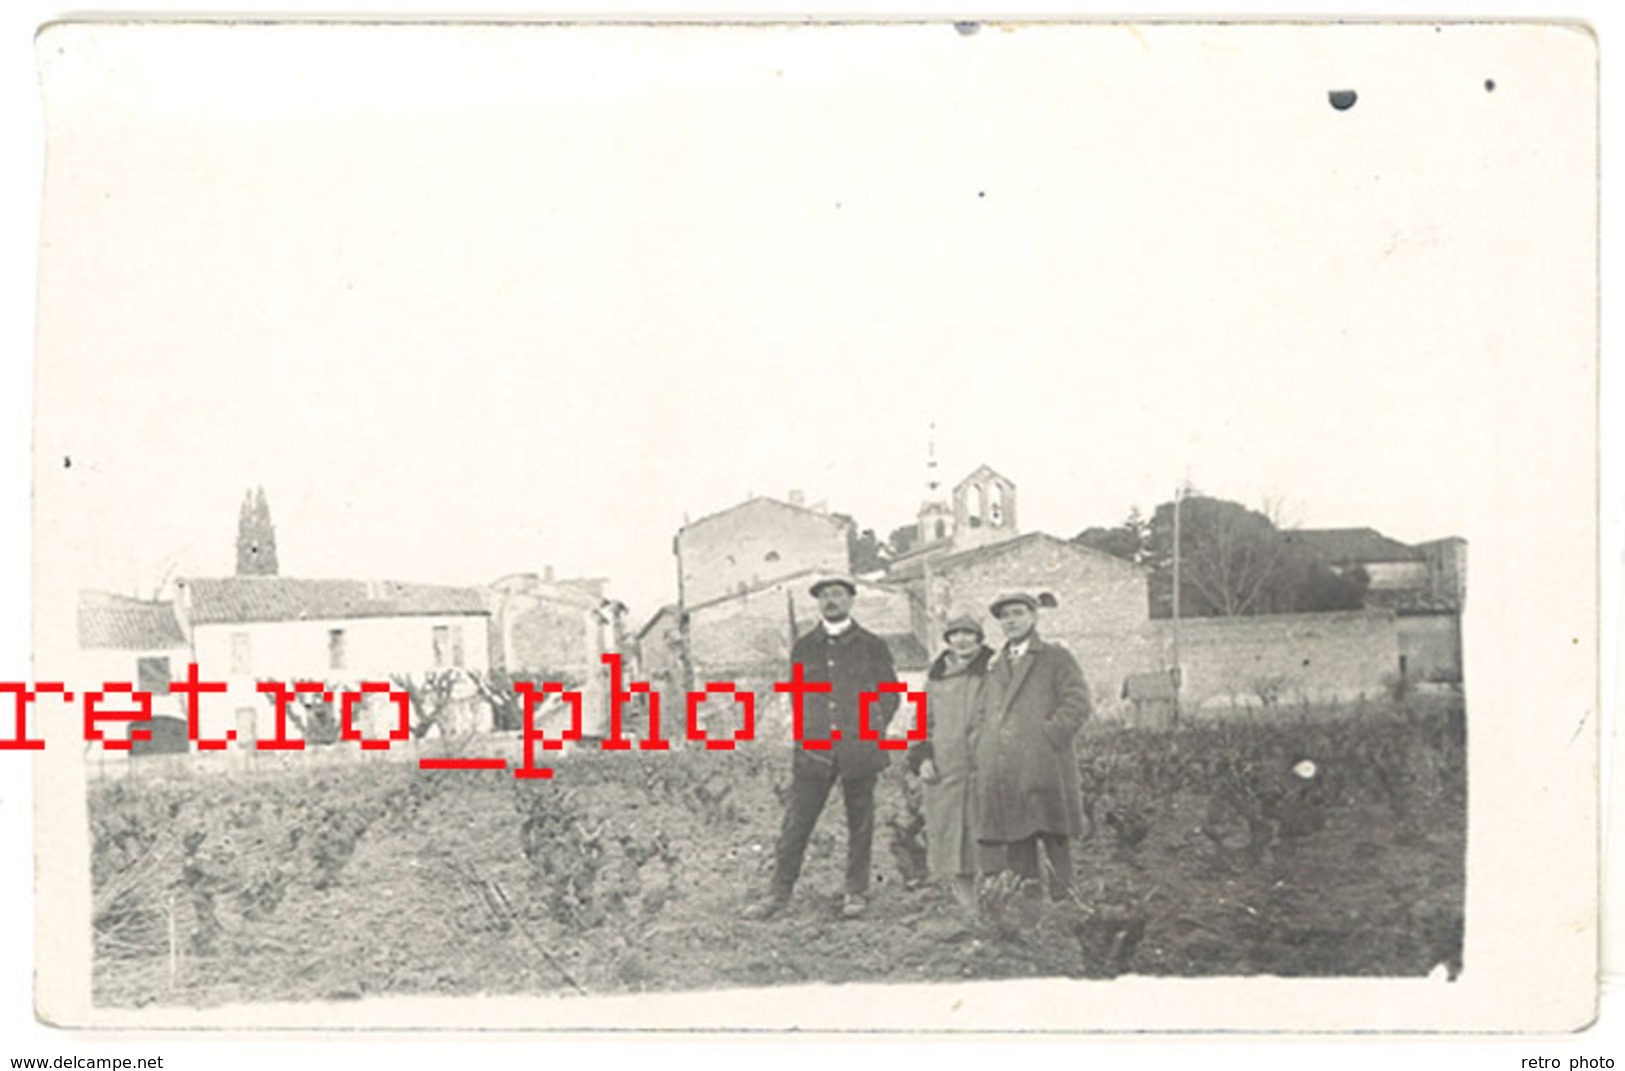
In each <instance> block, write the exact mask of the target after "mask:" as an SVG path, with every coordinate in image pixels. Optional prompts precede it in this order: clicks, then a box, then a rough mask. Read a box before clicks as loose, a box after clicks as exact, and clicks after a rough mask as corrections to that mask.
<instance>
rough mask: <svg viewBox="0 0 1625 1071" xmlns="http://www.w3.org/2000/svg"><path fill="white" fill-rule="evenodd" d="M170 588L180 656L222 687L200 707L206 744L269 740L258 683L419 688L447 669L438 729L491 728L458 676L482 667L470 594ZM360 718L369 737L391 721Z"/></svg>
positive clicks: (253, 586) (479, 607)
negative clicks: (445, 711) (182, 648)
mask: <svg viewBox="0 0 1625 1071" xmlns="http://www.w3.org/2000/svg"><path fill="white" fill-rule="evenodd" d="M176 589H177V600H176V609H177V618H178V620H179V621H180V622H181V624H182V627H183V628H184V629H185V630H186V631H187V633H188V636H189V639H190V659H191V660H192V661H194V662H196V663H197V664H198V667H199V674H200V676H201V677H203V678H205V679H208V680H220V681H224V682H225V683H226V685H227V691H226V692H225V693H222V694H217V695H208V696H205V697H204V698H203V700H202V702H201V704H200V715H201V718H200V725H199V729H200V734H201V735H202V736H204V737H205V738H214V739H218V738H222V737H224V736H225V735H226V734H227V733H228V732H230V733H235V737H234V739H235V741H236V742H237V745H238V746H239V747H246V746H248V745H249V744H250V743H251V742H252V741H255V740H258V739H263V738H266V737H269V736H271V735H273V734H274V733H275V731H276V722H275V707H274V705H273V704H272V703H271V702H270V700H269V699H268V697H267V696H266V695H265V694H264V693H261V692H260V691H258V689H257V687H256V685H257V684H258V682H260V681H273V680H274V681H282V682H293V681H301V680H319V681H322V682H325V683H328V684H332V685H343V686H349V687H355V686H358V685H359V684H360V683H361V682H363V681H374V682H390V683H393V682H396V681H398V680H400V679H410V680H412V681H414V682H422V681H423V680H425V679H426V678H427V677H428V676H429V675H431V674H436V673H443V672H445V671H448V670H459V671H462V672H461V673H459V674H457V675H456V677H457V684H456V686H455V688H454V690H453V692H452V695H451V703H452V708H451V711H450V715H449V717H448V719H447V724H448V727H449V729H450V730H451V731H454V732H472V731H484V730H488V729H489V728H490V710H489V708H488V707H487V706H486V705H485V704H484V703H483V702H481V701H479V700H478V698H477V692H476V691H475V689H474V688H473V686H472V682H471V681H469V680H468V674H483V673H485V672H487V671H488V670H489V668H490V650H491V640H490V635H489V625H490V611H489V610H488V609H487V607H486V604H485V598H484V596H483V594H482V593H481V592H480V591H479V590H477V589H474V588H459V587H443V586H439V585H431V584H408V583H401V582H398V581H388V580H385V581H361V580H303V579H294V578H290V577H274V576H234V577H224V578H218V579H214V578H192V579H185V580H180V581H177V583H176ZM369 698H372V697H369ZM367 711H368V715H367V719H366V722H367V725H366V727H365V728H364V730H363V731H364V732H366V733H367V734H368V735H381V733H382V732H384V731H387V729H388V728H390V727H392V726H393V724H394V718H395V716H396V715H395V712H394V711H393V710H391V709H389V707H388V705H387V704H386V703H382V702H370V703H368V704H367ZM290 735H297V734H296V733H292V732H291V731H290Z"/></svg>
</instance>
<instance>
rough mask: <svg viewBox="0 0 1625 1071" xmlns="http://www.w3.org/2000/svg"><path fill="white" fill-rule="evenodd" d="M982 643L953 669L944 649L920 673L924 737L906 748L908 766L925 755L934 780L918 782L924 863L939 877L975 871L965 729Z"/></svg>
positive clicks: (977, 693) (971, 716)
mask: <svg viewBox="0 0 1625 1071" xmlns="http://www.w3.org/2000/svg"><path fill="white" fill-rule="evenodd" d="M992 656H993V650H992V649H991V648H988V647H983V648H982V649H981V650H980V651H978V652H976V654H975V655H973V656H972V657H971V660H970V661H969V662H968V663H966V664H965V665H963V666H959V667H957V668H954V666H953V662H952V660H951V659H950V658H949V657H948V655H947V653H946V652H944V653H943V654H942V655H941V656H939V657H938V658H937V660H936V661H935V662H933V663H932V664H931V670H930V672H929V673H928V674H927V675H926V681H925V697H926V705H925V709H926V719H927V735H926V738H925V739H924V740H922V741H920V743H918V744H916V745H914V747H913V748H912V749H911V750H910V752H909V757H908V764H909V767H910V768H911V769H913V770H916V771H917V770H919V768H920V765H921V763H923V762H924V761H925V760H926V759H927V758H929V759H930V760H931V761H932V763H933V764H934V765H935V766H936V768H937V776H938V780H937V781H936V782H935V783H934V784H928V785H924V786H922V796H923V798H922V799H921V804H920V809H921V811H922V812H923V813H924V815H925V836H926V854H925V859H926V866H927V867H928V868H929V869H930V871H931V873H932V874H934V875H937V876H939V877H952V876H954V875H956V874H974V873H976V853H975V847H976V845H975V840H974V837H973V833H972V830H971V823H970V802H971V801H970V794H971V730H972V728H973V723H974V721H975V718H976V715H977V711H978V710H979V708H980V706H981V701H982V689H983V687H984V686H985V684H986V673H987V664H988V660H989V659H990V658H992Z"/></svg>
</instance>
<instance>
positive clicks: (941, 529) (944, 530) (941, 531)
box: [937, 517, 948, 539]
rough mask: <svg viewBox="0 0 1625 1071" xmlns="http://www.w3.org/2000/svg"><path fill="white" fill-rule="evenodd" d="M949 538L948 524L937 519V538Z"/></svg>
mask: <svg viewBox="0 0 1625 1071" xmlns="http://www.w3.org/2000/svg"><path fill="white" fill-rule="evenodd" d="M947 536H948V522H946V521H944V520H942V519H941V518H940V517H939V518H937V538H938V539H946V538H947Z"/></svg>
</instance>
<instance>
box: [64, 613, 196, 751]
mask: <svg viewBox="0 0 1625 1071" xmlns="http://www.w3.org/2000/svg"><path fill="white" fill-rule="evenodd" d="M78 631H79V653H78V657H77V658H76V659H75V663H74V664H75V672H74V674H73V677H72V680H71V682H69V683H68V685H67V687H68V688H69V689H70V690H74V691H79V690H82V689H85V688H96V687H100V686H101V685H103V684H106V683H127V684H131V685H133V686H134V688H135V689H136V691H139V692H144V693H146V694H147V695H150V696H151V697H152V715H153V716H152V724H151V726H150V727H149V728H148V735H147V737H146V738H145V739H141V738H137V739H135V740H134V741H132V744H131V750H132V751H133V752H134V753H136V754H142V753H147V752H178V751H185V750H186V747H187V736H186V722H185V709H184V708H183V707H182V706H181V705H180V702H179V700H180V697H179V696H174V695H171V694H169V682H170V681H171V680H172V679H174V677H175V675H176V674H177V673H179V674H182V675H184V674H185V672H186V666H187V663H188V662H189V661H190V660H191V645H190V643H189V642H188V641H187V638H186V633H185V632H184V631H183V630H182V628H181V624H180V621H179V620H178V619H177V618H176V616H175V605H174V603H171V602H160V601H156V600H145V599H132V598H129V597H127V596H123V595H115V594H112V593H109V592H101V591H81V592H80V593H79V607H78ZM113 697H114V698H115V699H116V698H117V693H113ZM109 709H121V708H119V707H118V706H117V705H116V704H113V703H110V704H109ZM104 731H105V732H106V733H107V734H108V735H109V736H110V737H111V738H115V739H119V740H123V739H127V735H126V732H125V731H123V730H121V729H117V728H111V727H109V728H107V729H105V730H104Z"/></svg>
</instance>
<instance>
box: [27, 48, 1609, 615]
mask: <svg viewBox="0 0 1625 1071" xmlns="http://www.w3.org/2000/svg"><path fill="white" fill-rule="evenodd" d="M1550 32H1553V33H1556V34H1559V35H1560V36H1561V34H1562V33H1563V31H1550ZM1516 43H1517V34H1516V33H1515V32H1514V31H1513V30H1511V29H1509V28H1505V27H1502V28H1486V27H1450V28H1446V29H1445V30H1444V31H1443V32H1435V30H1434V28H1432V27H1429V26H1425V25H1419V26H1414V27H1410V28H1407V29H1401V30H1396V29H1394V28H1386V29H1382V28H1374V27H1373V28H1368V30H1367V31H1365V32H1362V31H1356V30H1351V29H1350V28H1347V27H1345V28H1343V29H1341V30H1339V31H1337V32H1336V33H1335V35H1334V34H1333V33H1332V32H1331V31H1330V29H1329V28H1322V29H1321V30H1319V31H1314V30H1307V29H1277V30H1274V31H1271V32H1268V33H1265V32H1260V31H1255V32H1254V35H1253V36H1251V37H1248V38H1245V39H1242V38H1237V37H1234V36H1230V35H1229V34H1228V33H1227V31H1226V30H1225V29H1224V28H1222V27H1209V28H1173V27H1163V28H1147V27H1141V28H1139V29H1129V28H1113V27H1064V28H1061V27H1045V28H1026V29H1022V30H1019V31H1016V32H1005V31H1003V30H1001V29H1000V28H998V27H992V26H989V27H984V28H982V29H981V30H980V32H978V33H975V34H970V35H967V34H962V33H958V32H955V31H954V30H953V29H951V28H949V27H947V26H932V27H885V28H882V27H869V28H861V27H860V28H854V27H848V28H845V29H843V30H840V31H838V32H831V31H827V30H821V29H816V28H799V29H797V28H762V27H758V28H750V29H734V30H730V31H718V30H707V29H702V28H690V29H687V30H673V29H669V28H668V29H667V30H664V31H660V32H653V31H650V30H647V29H638V28H627V27H622V28H612V27H599V28H575V29H569V30H565V29H556V28H555V29H547V28H541V29H528V30H518V29H514V28H505V29H484V30H479V29H465V30H464V31H463V32H462V33H460V34H456V33H445V32H440V33H435V32H431V31H428V30H425V29H422V28H416V29H413V28H395V29H385V28H379V27H374V28H371V29H369V30H366V31H359V30H354V29H349V30H347V29H344V28H328V29H326V30H325V31H322V32H320V33H316V32H312V31H311V30H310V29H309V28H306V29H305V30H303V31H297V30H281V31H261V32H252V33H251V32H246V31H240V30H232V29H230V28H214V29H198V30H195V31H193V32H191V33H177V32H174V31H173V29H172V30H171V32H169V33H168V34H166V35H165V36H164V37H163V38H161V39H159V38H153V37H146V36H144V35H143V34H142V33H141V32H139V30H138V29H136V30H127V31H126V32H125V33H124V34H122V35H119V36H112V35H103V36H99V37H98V36H97V35H96V34H94V33H87V32H85V31H83V30H78V31H72V32H66V33H62V34H60V35H59V36H58V37H56V38H53V37H52V36H50V35H49V34H48V35H47V36H46V37H45V38H43V39H42V42H41V46H40V47H41V52H42V58H43V60H44V61H45V62H44V65H43V69H44V75H45V78H44V82H45V86H46V92H47V101H48V105H49V107H50V109H51V110H50V113H49V116H50V125H49V131H48V133H49V138H50V140H49V143H48V186H47V202H46V212H45V240H46V248H45V257H44V260H43V261H42V276H41V281H42V290H43V292H44V299H43V302H42V306H41V319H40V330H41V353H42V357H41V364H40V369H39V372H38V384H39V397H40V403H41V410H40V413H39V417H38V425H37V426H38V439H37V446H38V449H39V451H40V454H39V456H40V458H41V460H40V462H39V463H40V465H41V470H40V471H41V474H42V476H41V478H42V480H43V481H44V482H43V483H42V484H41V485H40V491H41V493H42V494H44V495H46V496H48V497H49V498H50V500H51V502H53V503H56V504H57V508H60V510H61V512H60V513H49V514H47V515H46V516H45V517H44V523H47V524H51V525H56V526H59V530H65V529H60V526H63V525H68V526H71V529H72V534H71V535H64V537H63V540H64V546H65V547H66V548H67V549H70V550H71V552H72V553H74V554H75V555H76V556H77V559H76V560H77V562H78V564H77V566H76V571H77V572H78V573H79V574H81V575H82V577H83V580H82V583H83V584H85V585H86V586H101V587H110V588H113V589H115V590H131V589H132V588H135V587H138V586H150V585H151V584H153V583H155V582H156V581H157V580H158V579H159V578H160V577H161V576H162V575H163V574H164V573H165V572H166V571H169V570H171V569H173V570H174V571H177V572H179V573H182V574H193V575H218V574H226V573H229V572H230V571H231V569H232V568H233V564H234V540H235V534H236V520H237V508H238V504H239V502H240V500H241V498H242V495H243V492H244V490H245V489H246V488H248V487H250V486H254V485H263V486H264V487H265V490H266V493H267V495H268V497H269V500H270V504H271V509H272V513H273V517H274V519H275V521H276V524H277V534H278V552H279V556H280V559H281V563H282V571H283V572H284V574H286V575H298V576H357V577H370V576H387V577H395V578H399V579H405V580H422V581H442V582H451V583H468V584H473V583H483V582H486V581H489V580H492V579H494V578H496V577H497V576H500V575H502V574H505V573H509V572H514V571H540V570H541V569H542V568H543V567H544V566H547V565H552V566H554V567H555V568H556V569H557V570H558V571H559V572H560V573H561V574H563V575H592V576H608V577H610V578H612V580H613V581H614V582H615V586H616V589H617V590H618V591H619V592H620V593H621V595H622V597H623V598H625V599H627V601H629V602H631V603H632V605H633V609H634V612H635V613H637V614H639V615H642V614H645V613H647V612H648V611H649V610H651V609H652V608H653V607H654V605H655V604H656V603H657V602H659V601H661V600H663V599H666V598H670V597H672V596H673V595H674V583H673V580H672V578H673V575H674V569H673V564H672V559H671V537H672V535H673V533H674V532H675V530H676V528H677V527H678V526H679V525H680V524H681V523H682V520H683V517H684V515H685V513H687V514H689V515H692V516H695V517H698V516H699V515H701V514H704V513H708V512H711V511H713V510H716V509H719V508H722V507H725V506H728V505H730V504H732V503H734V502H737V501H739V500H741V499H742V498H744V497H745V496H746V495H747V494H749V493H757V494H772V495H777V496H781V497H782V496H784V495H785V494H786V492H787V491H788V490H789V489H791V488H798V489H801V490H803V491H804V492H805V493H806V495H807V497H808V499H809V501H818V500H823V501H827V503H828V504H829V506H830V507H831V508H832V509H836V510H840V511H842V512H846V513H850V514H853V515H854V516H855V517H857V518H858V520H859V521H860V522H861V523H862V524H863V525H865V526H869V527H873V528H875V529H877V531H879V532H880V533H881V534H882V535H884V534H885V533H886V532H888V531H890V530H891V529H892V528H894V527H896V526H897V525H900V524H903V523H907V522H908V521H910V520H912V517H913V514H914V511H915V509H916V508H917V506H918V503H919V500H920V497H921V495H922V492H923V479H924V460H925V451H926V442H927V438H928V427H929V425H930V424H931V423H932V422H933V421H934V422H935V424H936V426H937V429H938V431H937V445H938V453H939V456H940V459H941V462H942V474H943V477H944V479H945V481H946V482H947V483H949V484H951V483H952V482H953V481H955V480H957V479H958V478H959V477H960V476H961V475H963V474H964V473H966V472H968V471H969V470H970V469H971V468H973V467H974V466H975V465H976V464H978V463H980V462H983V461H985V462H987V463H989V464H991V465H992V466H993V467H995V468H996V469H998V470H999V471H1001V472H1002V473H1004V474H1005V475H1007V476H1008V477H1010V478H1011V479H1012V480H1014V481H1015V483H1016V484H1017V487H1018V494H1019V496H1020V497H1019V510H1020V520H1021V523H1022V526H1023V528H1024V529H1027V530H1033V529H1040V530H1045V531H1050V532H1053V533H1055V534H1057V535H1062V536H1070V535H1072V534H1074V533H1076V532H1077V531H1078V530H1080V529H1081V528H1084V527H1086V526H1089V525H1096V524H1112V523H1115V522H1117V521H1119V520H1121V519H1122V518H1123V517H1124V515H1125V514H1126V513H1127V512H1128V511H1129V509H1130V508H1131V507H1133V506H1139V507H1140V508H1141V509H1142V510H1144V511H1145V512H1147V513H1149V512H1150V510H1151V508H1152V507H1154V506H1155V504H1156V503H1157V502H1160V501H1163V500H1165V499H1166V498H1168V497H1169V495H1170V493H1171V492H1172V490H1173V488H1174V486H1175V485H1176V484H1177V483H1178V482H1179V481H1180V480H1181V479H1183V478H1186V477H1188V478H1189V479H1190V480H1191V481H1192V482H1193V483H1194V484H1196V485H1197V486H1198V487H1199V488H1200V489H1201V490H1203V491H1205V492H1208V493H1212V494H1216V495H1220V496H1223V497H1229V498H1235V499H1238V500H1241V501H1243V502H1247V503H1248V504H1253V505H1256V504H1258V503H1259V502H1261V501H1262V500H1263V499H1265V498H1266V497H1267V498H1270V499H1273V500H1277V501H1279V502H1280V503H1282V504H1283V506H1284V511H1285V518H1286V520H1288V521H1289V522H1293V523H1296V524H1300V525H1303V526H1309V527H1327V526H1343V525H1371V526H1374V527H1377V528H1379V529H1381V530H1382V531H1384V532H1386V533H1387V534H1389V535H1392V536H1394V537H1396V538H1399V539H1402V540H1406V541H1419V540H1423V539H1429V538H1435V537H1439V536H1444V535H1461V536H1465V537H1467V538H1468V539H1469V540H1474V539H1475V538H1478V537H1481V536H1483V535H1485V534H1486V533H1485V530H1484V522H1483V517H1484V516H1485V510H1486V505H1487V504H1488V503H1490V502H1491V501H1492V499H1493V487H1492V484H1493V477H1494V473H1495V472H1496V469H1497V466H1498V465H1501V464H1504V463H1505V459H1504V458H1502V457H1500V456H1499V455H1498V452H1497V448H1496V436H1495V435H1494V434H1493V433H1492V429H1494V428H1495V427H1496V426H1497V425H1496V422H1497V420H1505V419H1507V416H1508V413H1507V406H1508V402H1509V399H1508V390H1507V383H1506V380H1505V376H1506V375H1507V371H1508V368H1509V367H1516V368H1522V369H1525V370H1526V372H1527V369H1528V367H1529V366H1530V364H1531V359H1532V358H1531V355H1532V354H1536V353H1541V352H1542V351H1541V350H1540V347H1541V346H1542V345H1544V344H1545V340H1544V338H1543V335H1542V330H1541V325H1542V322H1543V316H1545V315H1549V316H1550V317H1552V318H1553V319H1554V320H1556V319H1563V320H1564V321H1565V322H1572V321H1573V319H1574V305H1575V303H1577V302H1579V303H1589V302H1591V301H1592V300H1593V295H1592V294H1591V293H1590V292H1589V291H1586V290H1584V288H1581V290H1580V291H1579V292H1576V291H1574V290H1572V289H1564V288H1563V287H1561V286H1559V285H1558V284H1557V282H1556V281H1554V280H1555V279H1556V278H1557V277H1556V276H1555V275H1552V274H1549V273H1547V272H1546V271H1545V270H1544V269H1545V267H1546V266H1543V265H1542V264H1540V263H1531V262H1529V261H1528V259H1527V258H1523V259H1520V258H1518V257H1517V255H1516V254H1517V252H1518V250H1519V248H1520V243H1521V242H1524V241H1526V240H1528V239H1529V236H1532V235H1540V236H1542V240H1543V241H1547V240H1549V239H1550V236H1551V235H1552V234H1554V233H1556V234H1565V235H1566V234H1570V233H1574V234H1575V240H1574V242H1571V243H1569V244H1563V242H1561V241H1559V242H1556V243H1555V244H1550V243H1549V244H1547V245H1543V246H1542V248H1543V249H1545V250H1550V249H1552V248H1557V249H1559V251H1560V253H1561V254H1562V255H1563V256H1565V257H1566V256H1568V255H1569V254H1570V253H1573V254H1574V256H1576V257H1579V258H1580V263H1582V264H1583V263H1584V262H1585V260H1584V256H1585V252H1586V250H1587V249H1589V248H1590V246H1589V242H1590V241H1591V240H1592V239H1591V236H1590V234H1589V232H1588V231H1587V230H1586V226H1585V221H1586V220H1587V219H1589V218H1590V217H1589V215H1588V213H1589V212H1590V211H1591V210H1592V208H1593V205H1592V203H1591V202H1590V201H1589V200H1587V198H1588V197H1589V191H1590V190H1591V186H1590V183H1591V182H1592V181H1593V179H1592V177H1591V176H1590V175H1588V174H1585V173H1580V174H1578V175H1576V174H1574V173H1573V172H1574V169H1573V167H1572V161H1573V155H1572V154H1568V155H1567V156H1562V155H1560V154H1555V153H1554V154H1546V153H1543V152H1542V142H1543V139H1544V138H1546V137H1548V136H1551V137H1556V138H1562V137H1566V136H1569V135H1570V134H1572V133H1573V131H1572V130H1570V129H1569V128H1570V127H1573V126H1574V125H1575V124H1576V123H1578V124H1579V127H1578V129H1581V130H1586V129H1589V126H1588V124H1589V123H1590V119H1591V116H1590V113H1589V112H1588V111H1587V109H1588V108H1589V107H1590V104H1591V102H1592V100H1593V98H1592V97H1591V96H1590V95H1589V94H1590V93H1591V92H1592V87H1591V86H1590V84H1589V83H1585V84H1581V83H1580V82H1579V81H1578V80H1576V81H1575V83H1574V84H1573V85H1570V84H1567V83H1564V82H1561V81H1559V80H1558V78H1559V75H1558V73H1556V72H1558V71H1560V70H1561V71H1567V72H1571V73H1572V71H1573V69H1574V68H1576V67H1578V66H1579V65H1577V64H1573V63H1568V64H1564V65H1560V66H1559V65H1552V64H1542V62H1541V55H1540V50H1539V49H1530V48H1528V47H1523V48H1521V49H1520V48H1514V47H1513V46H1514V45H1515V44H1516ZM1527 44H1528V42H1527V41H1525V42H1524V45H1525V46H1527ZM1553 47H1554V48H1563V47H1566V46H1565V45H1564V43H1563V42H1562V41H1561V40H1560V39H1559V40H1555V41H1554V43H1553ZM1489 80H1493V82H1494V89H1493V90H1491V89H1489V88H1487V81H1489ZM1342 88H1353V89H1356V90H1357V92H1358V100H1357V103H1356V104H1355V106H1354V107H1352V108H1350V109H1348V110H1347V111H1338V110H1335V109H1333V108H1332V107H1331V106H1330V105H1329V103H1328V99H1327V92H1328V90H1330V89H1342ZM1571 98H1572V99H1571ZM1554 124H1557V125H1556V126H1554ZM1563 124H1567V125H1566V126H1565V125H1563ZM1532 194H1537V195H1536V196H1531V195H1532ZM1489 220H1495V221H1498V222H1497V225H1495V226H1490V225H1487V222H1486V221H1489ZM1572 263H1573V261H1572V260H1566V261H1565V264H1568V265H1572ZM1509 293H1517V294H1518V295H1520V296H1519V300H1518V301H1517V302H1515V303H1514V302H1509V301H1508V300H1507V295H1508V294H1509ZM1541 310H1546V311H1545V313H1542V311H1541ZM1550 357H1551V359H1552V360H1556V361H1560V360H1565V359H1567V358H1566V355H1565V354H1564V353H1563V352H1562V351H1561V349H1555V350H1554V351H1553V352H1552V353H1551V354H1550ZM1509 362H1511V363H1509ZM1542 390H1543V384H1542V382H1541V381H1540V379H1539V377H1538V376H1527V375H1526V378H1525V379H1523V380H1520V381H1519V383H1518V387H1517V389H1516V390H1515V391H1514V392H1512V393H1513V394H1515V395H1516V398H1514V399H1513V400H1514V401H1516V402H1518V403H1520V404H1521V403H1522V402H1524V401H1527V402H1529V403H1530V404H1532V405H1535V406H1537V407H1538V406H1540V405H1541V404H1543V403H1542V401H1541V398H1540V395H1541V392H1542ZM1553 404H1554V405H1555V402H1553ZM1555 449H1556V446H1555V445H1554V450H1555ZM70 545H71V546H70Z"/></svg>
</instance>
